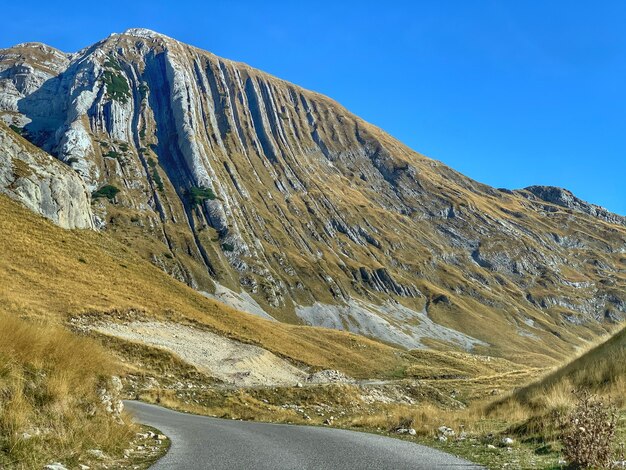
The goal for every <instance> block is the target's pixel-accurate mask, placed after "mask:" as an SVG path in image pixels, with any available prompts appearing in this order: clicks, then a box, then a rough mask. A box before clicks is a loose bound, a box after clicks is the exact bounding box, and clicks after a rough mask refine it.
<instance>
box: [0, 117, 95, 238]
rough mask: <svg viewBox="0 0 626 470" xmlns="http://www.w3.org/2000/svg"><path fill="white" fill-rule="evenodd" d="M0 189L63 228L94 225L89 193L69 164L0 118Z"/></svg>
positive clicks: (91, 226)
mask: <svg viewBox="0 0 626 470" xmlns="http://www.w3.org/2000/svg"><path fill="white" fill-rule="evenodd" d="M0 193H2V194H6V195H8V196H9V197H11V198H12V199H15V200H17V201H20V202H21V203H22V204H24V205H25V206H27V207H28V208H30V209H31V210H32V211H34V212H38V213H39V214H41V215H43V216H44V217H47V218H48V219H50V220H52V221H53V222H54V223H56V224H57V225H60V226H61V227H64V228H93V222H92V214H91V205H90V197H89V192H88V191H87V188H86V187H85V184H84V183H83V180H82V179H81V178H80V176H78V175H77V174H76V173H75V172H74V171H72V170H71V169H70V168H69V167H67V166H66V165H64V164H62V163H61V162H59V161H58V160H56V159H54V158H53V157H51V156H50V155H47V154H46V153H45V152H43V151H41V150H39V149H38V148H36V147H34V146H33V145H32V144H30V143H29V142H27V141H26V140H24V139H22V138H21V137H20V136H19V135H17V134H16V133H15V132H14V131H13V130H11V129H9V128H8V127H7V126H5V125H4V124H3V123H1V122H0Z"/></svg>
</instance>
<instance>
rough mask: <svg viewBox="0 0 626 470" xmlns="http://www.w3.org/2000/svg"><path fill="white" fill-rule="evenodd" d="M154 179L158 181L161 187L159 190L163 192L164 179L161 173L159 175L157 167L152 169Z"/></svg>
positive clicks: (158, 185)
mask: <svg viewBox="0 0 626 470" xmlns="http://www.w3.org/2000/svg"><path fill="white" fill-rule="evenodd" d="M152 179H153V180H154V182H155V183H156V185H157V188H159V191H161V192H163V180H162V179H161V175H159V172H158V171H157V169H156V168H154V169H153V170H152Z"/></svg>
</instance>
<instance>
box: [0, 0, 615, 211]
mask: <svg viewBox="0 0 626 470" xmlns="http://www.w3.org/2000/svg"><path fill="white" fill-rule="evenodd" d="M93 5H94V3H93V2H85V1H81V2H77V1H68V0H55V1H50V0H48V1H45V2H42V1H39V0H31V1H29V2H25V3H24V2H5V4H4V5H3V6H2V11H3V16H4V18H5V20H4V21H3V22H2V28H1V29H0V47H6V46H10V45H13V44H15V43H18V42H24V41H41V42H45V43H48V44H50V45H52V46H55V47H58V48H60V49H62V50H65V51H75V50H78V49H80V48H82V47H84V46H87V45H89V44H92V43H93V42H95V41H97V40H99V39H102V38H104V37H106V36H108V34H109V33H111V32H121V31H123V30H125V29H127V28H129V27H145V28H150V29H154V30H156V31H159V32H162V33H164V34H167V35H169V36H172V37H175V38H176V39H179V40H181V41H183V42H188V43H191V44H193V45H196V46H198V47H201V48H204V49H207V50H210V51H212V52H214V53H216V54H218V55H220V56H223V57H227V58H230V59H234V60H240V61H243V62H247V63H249V64H250V65H252V66H255V67H258V68H260V69H263V70H265V71H267V72H270V73H272V74H274V75H277V76H279V77H281V78H284V79H286V80H289V81H292V82H294V83H296V84H299V85H301V86H304V87H306V88H309V89H312V90H315V91H319V92H321V93H324V94H326V95H329V96H331V97H332V98H334V99H336V100H337V101H339V102H340V103H342V104H343V105H344V106H346V107H347V108H348V109H349V110H351V111H353V112H354V113H356V114H358V115H360V116H361V117H363V118H364V119H366V120H368V121H370V122H372V123H374V124H377V125H379V126H380V127H382V128H383V129H385V130H386V131H388V132H389V133H391V134H392V135H394V136H396V137H397V138H399V139H400V140H402V141H403V142H405V143H406V144H408V145H409V146H411V147H412V148H414V149H415V150H418V151H420V152H422V153H424V154H426V155H428V156H430V157H433V158H436V159H438V160H442V161H443V162H445V163H447V164H448V165H450V166H452V167H453V168H455V169H457V170H459V171H461V172H463V173H465V174H467V175H468V176H471V177H473V178H475V179H477V180H479V181H482V182H485V183H488V184H490V185H493V186H497V187H508V188H519V187H523V186H528V185H531V184H551V185H557V186H563V187H566V188H568V189H571V190H572V191H574V192H575V193H576V194H577V195H578V196H580V197H582V198H584V199H587V200H589V201H591V202H595V203H597V204H601V205H604V206H606V207H608V208H609V209H611V210H613V211H615V212H618V213H621V214H626V183H625V179H626V1H621V0H615V1H603V0H598V1H589V0H585V1H577V0H568V1H545V0H543V1H532V0H510V1H505V0H492V1H486V0H485V1H483V0H459V1H451V0H450V1H446V0H432V1H414V2H394V1H391V0H388V1H380V2H376V3H375V2H366V1H344V2H342V1H340V0H335V1H332V2H323V1H321V2H316V1H308V2H304V1H299V0H294V1H285V2H277V1H271V0H266V1H256V2H243V1H242V2H235V1H232V2H227V1H191V0H175V1H167V2H165V1H145V0H139V1H129V0H127V1H118V0H107V1H106V2H100V3H99V4H98V7H97V9H93V8H92V6H93ZM9 19H10V20H9Z"/></svg>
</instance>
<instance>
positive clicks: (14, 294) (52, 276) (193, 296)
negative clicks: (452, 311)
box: [0, 196, 471, 378]
mask: <svg viewBox="0 0 626 470" xmlns="http://www.w3.org/2000/svg"><path fill="white" fill-rule="evenodd" d="M0 213H1V214H2V217H1V218H0V252H2V253H3V256H2V257H0V284H1V285H2V286H3V289H2V290H0V312H4V313H10V314H19V315H20V316H23V317H28V318H31V319H46V321H52V322H56V323H59V324H62V323H64V322H65V321H67V319H68V318H69V317H71V316H76V315H81V314H92V313H98V314H99V316H100V317H102V316H105V317H109V318H111V319H112V320H115V318H116V317H117V316H118V314H119V313H120V312H127V311H130V310H134V311H140V312H142V313H143V314H145V315H147V316H150V317H154V318H160V319H170V320H174V321H177V322H183V323H190V324H199V325H201V326H203V327H206V328H209V329H210V330H212V331H214V332H217V333H219V334H221V335H225V336H228V337H231V338H234V339H237V340H240V341H243V342H248V343H254V344H257V345H259V346H261V347H263V348H265V349H268V350H270V351H272V352H274V353H275V354H277V355H279V356H280V357H283V358H287V359H289V360H291V361H292V362H294V363H296V364H302V365H305V366H309V367H311V368H312V369H339V370H342V371H343V372H345V373H347V374H348V375H351V376H353V377H356V378H359V377H363V378H371V377H398V376H402V375H404V374H405V373H407V374H408V375H412V374H413V372H414V371H417V370H422V369H423V368H420V365H423V366H424V367H425V368H427V367H428V366H431V368H430V369H429V370H428V373H426V374H424V373H423V372H425V371H424V370H422V373H420V375H422V376H423V375H428V376H434V377H436V376H437V375H439V374H444V373H445V371H438V370H436V369H433V368H432V365H433V364H439V366H440V367H442V368H446V369H447V368H449V367H452V368H453V369H457V370H460V371H464V373H466V374H470V375H471V371H470V370H468V368H467V365H466V357H468V355H465V354H458V355H456V356H454V358H453V359H452V358H451V359H450V360H449V361H446V362H443V361H441V360H440V355H436V353H434V352H433V353H430V352H423V353H419V354H416V355H411V354H409V353H408V352H404V351H401V350H399V349H396V348H393V347H391V346H387V345H384V344H382V343H378V342H376V341H372V340H369V339H367V338H364V337H361V336H357V335H354V334H350V333H346V332H341V331H337V330H331V329H325V328H313V327H306V326H296V325H288V324H283V323H278V322H272V321H267V320H264V319H261V318H258V317H255V316H253V315H249V314H246V313H243V312H239V311H237V310H234V309H232V308H230V307H227V306H225V305H223V304H221V303H218V302H216V301H214V300H211V299H208V298H206V297H204V296H202V295H201V294H199V293H198V292H196V291H194V290H193V289H191V288H189V287H187V286H186V285H184V284H183V283H180V282H178V281H176V280H174V279H173V278H171V277H170V276H168V275H167V274H165V273H164V272H162V271H161V270H160V269H159V268H157V267H155V266H153V265H152V264H150V263H149V262H147V261H145V260H143V259H142V258H141V257H140V256H139V255H137V254H135V252H134V251H133V250H131V249H130V248H128V247H126V246H124V245H122V244H120V243H119V242H117V241H115V240H113V239H112V238H111V237H109V236H107V235H106V234H103V233H97V232H93V231H88V230H73V231H69V230H63V229H60V228H58V227H56V226H55V225H53V224H52V223H50V222H49V221H47V220H46V219H44V218H42V217H40V216H38V215H35V214H33V213H31V212H30V211H28V210H27V209H25V208H23V207H22V206H20V205H19V204H17V203H15V202H13V201H11V200H10V199H8V198H6V197H3V196H0ZM431 359H432V360H433V361H435V362H433V363H432V364H431V362H432V361H431ZM450 361H452V364H451V363H450ZM415 367H417V369H415Z"/></svg>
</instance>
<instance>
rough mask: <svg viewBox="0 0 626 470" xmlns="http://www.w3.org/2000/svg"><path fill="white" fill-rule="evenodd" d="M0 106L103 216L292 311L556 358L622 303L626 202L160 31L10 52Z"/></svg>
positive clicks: (394, 335) (183, 268)
mask: <svg viewBox="0 0 626 470" xmlns="http://www.w3.org/2000/svg"><path fill="white" fill-rule="evenodd" d="M0 106H1V108H2V111H3V117H4V119H5V120H7V121H10V122H12V123H13V125H16V126H18V127H20V128H23V129H24V133H25V135H27V136H28V138H29V140H31V141H32V142H33V143H35V144H36V145H38V146H40V147H42V148H43V149H45V150H46V151H48V152H50V153H51V154H52V155H54V156H56V157H57V158H59V159H60V160H62V161H63V162H65V163H67V164H68V165H70V166H71V167H72V168H73V169H75V170H76V171H77V172H78V173H80V174H81V176H82V177H83V179H84V180H85V182H86V183H87V185H88V186H89V187H90V189H91V190H94V191H95V190H99V191H98V192H97V193H96V195H99V196H103V197H99V198H96V199H95V201H94V204H93V210H94V212H95V214H96V216H97V218H98V221H99V223H98V225H99V227H101V228H103V229H105V230H106V231H107V232H109V233H110V234H112V235H113V236H114V237H116V238H117V239H118V240H120V241H121V242H122V243H125V244H128V245H131V246H133V247H134V248H135V249H137V250H138V251H139V252H140V253H141V254H142V255H143V256H144V257H146V258H148V259H151V260H152V262H153V263H154V264H156V265H157V266H159V267H161V268H162V269H163V270H165V271H166V272H168V273H170V274H171V275H173V276H174V277H176V278H177V279H179V280H182V281H184V282H186V283H187V284H188V285H190V286H192V287H194V288H196V289H198V290H202V291H206V292H208V293H213V292H224V290H225V289H228V288H229V289H231V290H234V291H236V292H241V294H240V296H239V298H238V299H236V300H237V301H238V302H239V305H242V306H243V307H246V306H247V307H249V308H250V310H255V311H258V310H259V309H260V308H263V309H264V310H265V311H266V312H268V313H270V314H271V315H273V316H274V317H275V318H278V319H280V320H286V321H289V322H293V323H305V324H313V325H322V326H327V327H331V328H336V329H346V330H350V331H354V332H358V333H362V334H366V335H369V336H372V337H376V338H379V339H382V340H383V341H386V342H389V343H394V344H398V345H401V346H404V347H408V348H414V347H424V346H435V345H437V346H443V347H450V346H453V347H461V348H465V349H473V350H474V351H486V350H487V349H489V351H490V352H491V353H495V354H503V355H505V356H507V357H510V358H514V359H515V358H517V359H520V358H521V359H523V360H525V361H530V362H534V363H543V362H544V361H545V358H546V357H547V356H549V357H565V356H566V355H567V354H569V352H570V351H571V348H572V346H573V345H577V344H579V342H580V337H581V336H583V337H586V338H589V337H592V336H593V335H595V334H598V333H601V332H603V331H604V330H605V329H606V325H605V323H606V322H614V321H619V320H621V319H622V318H623V316H624V312H625V311H626V294H625V292H626V290H625V289H624V287H625V286H626V227H625V226H624V220H623V218H620V217H619V216H615V215H613V214H610V213H608V212H606V211H601V210H599V208H596V207H595V206H591V205H587V204H586V203H584V202H582V201H580V200H577V199H572V198H569V196H568V197H567V198H563V197H561V196H562V195H563V194H566V193H565V192H563V191H562V190H559V189H556V188H555V189H553V190H552V189H547V190H538V189H537V188H535V189H533V188H527V190H522V191H507V190H497V189H494V188H490V187H488V186H485V185H482V184H479V183H476V182H474V181H472V180H470V179H468V178H466V177H464V176H462V175H460V174H459V173H457V172H455V171H453V170H451V169H450V168H448V167H446V166H445V165H443V164H441V163H439V162H436V161H433V160H431V159H428V158H426V157H424V156H422V155H420V154H418V153H416V152H414V151H412V150H411V149H409V148H407V147H406V146H404V145H403V144H401V143H400V142H398V141H397V140H395V139H393V138H392V137H390V136H389V135H387V134H385V133H384V132H382V131H381V130H380V129H377V128H375V127H373V126H371V125H369V124H368V123H366V122H364V121H362V120H361V119H359V118H358V117H356V116H354V115H352V114H350V113H349V112H348V111H347V110H346V109H344V108H343V107H341V106H340V105H338V104H337V103H335V102H334V101H332V100H330V99H328V98H326V97H324V96H321V95H319V94H316V93H313V92H309V91H306V90H303V89H301V88H299V87H297V86H295V85H292V84H290V83H287V82H284V81H282V80H279V79H277V78H275V77H272V76H270V75H267V74H265V73H263V72H260V71H258V70H255V69H253V68H251V67H249V66H247V65H245V64H240V63H235V62H231V61H228V60H225V59H221V58H219V57H216V56H214V55H213V54H210V53H208V52H205V51H202V50H199V49H197V48H194V47H191V46H188V45H185V44H182V43H180V42H178V41H176V40H173V39H171V38H168V37H166V36H163V35H160V34H157V33H154V32H151V31H148V30H141V29H134V30H129V31H127V32H125V33H123V34H114V35H111V36H110V37H109V38H107V39H105V40H103V41H101V42H99V43H97V44H95V45H93V46H90V47H88V48H86V49H83V50H81V51H79V52H78V53H76V54H70V55H68V54H63V53H61V52H59V51H56V50H54V49H52V48H50V47H48V46H44V45H41V44H22V45H19V46H16V47H14V48H10V49H6V50H3V51H0ZM107 185H112V186H114V187H115V188H117V189H119V193H115V190H111V188H110V187H109V188H107ZM554 192H555V194H557V195H556V196H555V195H554V194H553V193H554ZM559 194H560V195H561V196H559ZM226 292H228V291H226ZM232 296H234V297H237V296H236V294H232ZM250 296H251V297H250ZM529 351H531V353H529Z"/></svg>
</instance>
